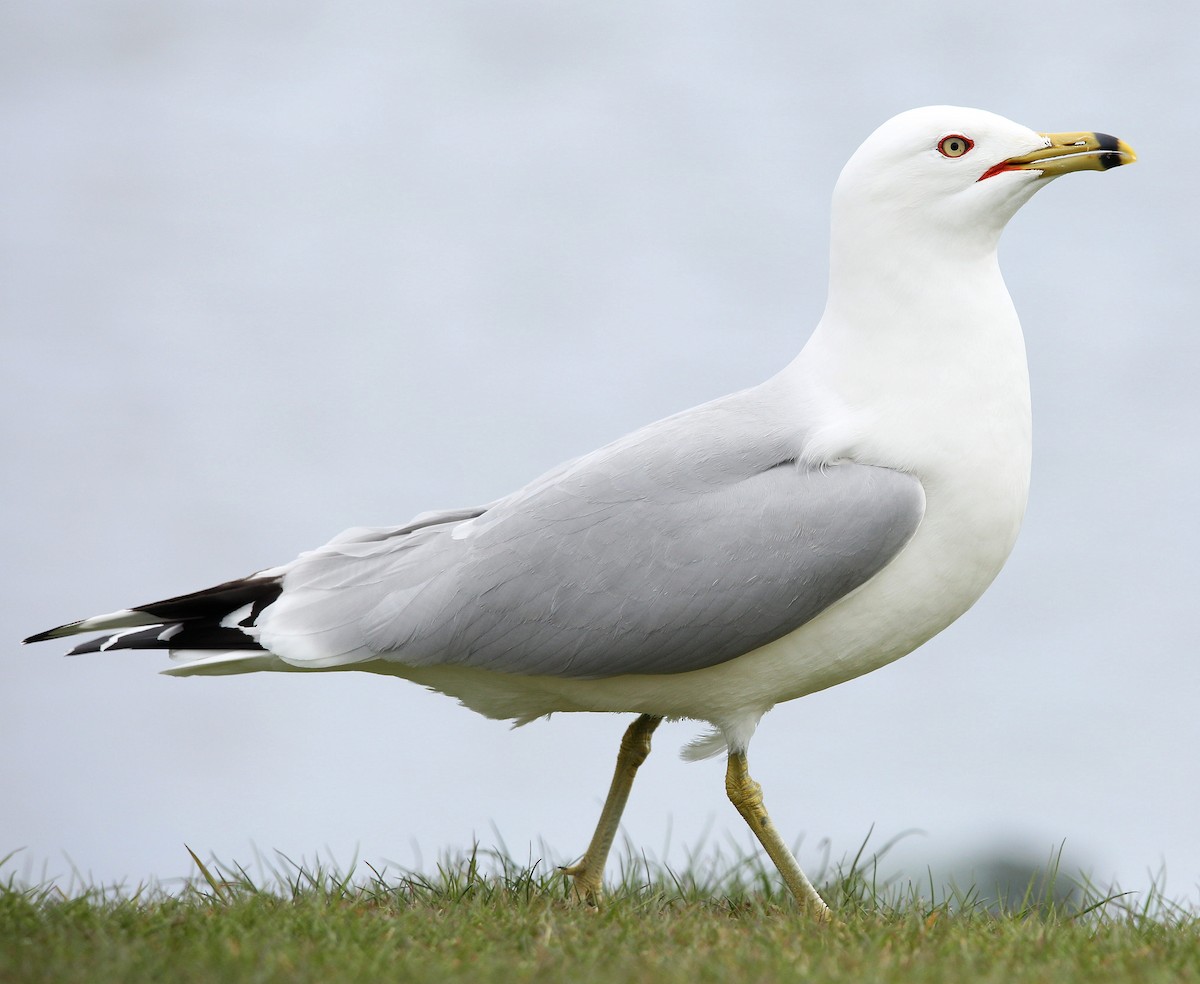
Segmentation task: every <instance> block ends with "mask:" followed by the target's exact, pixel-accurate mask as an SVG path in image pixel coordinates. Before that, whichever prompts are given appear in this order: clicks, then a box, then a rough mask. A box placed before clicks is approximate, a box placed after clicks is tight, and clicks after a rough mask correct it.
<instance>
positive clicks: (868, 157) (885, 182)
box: [833, 106, 1137, 252]
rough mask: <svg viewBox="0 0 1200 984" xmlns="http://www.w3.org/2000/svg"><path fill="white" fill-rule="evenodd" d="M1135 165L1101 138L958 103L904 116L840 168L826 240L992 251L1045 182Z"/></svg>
mask: <svg viewBox="0 0 1200 984" xmlns="http://www.w3.org/2000/svg"><path fill="white" fill-rule="evenodd" d="M1136 159H1137V158H1136V155H1135V154H1134V153H1133V151H1132V150H1131V149H1130V147H1129V146H1128V145H1127V144H1126V143H1125V142H1124V141H1121V140H1118V139H1117V138H1116V137H1112V136H1109V135H1108V134H1104V133H1092V132H1072V133H1039V132H1037V131H1035V130H1031V129H1029V128H1028V127H1025V126H1022V125H1020V124H1019V123H1014V122H1012V121H1011V120H1007V119H1005V118H1004V117H1002V116H997V115H996V114H995V113H988V112H985V111H983V110H980V109H966V108H963V107H961V106H926V107H924V108H922V109H913V110H909V111H908V112H906V113H901V114H900V115H899V116H896V117H893V118H892V119H890V120H888V121H887V122H886V123H884V124H883V125H882V126H881V127H879V129H877V130H876V131H875V132H874V133H872V134H871V136H869V137H868V138H867V139H866V141H865V142H864V143H863V144H862V146H861V147H859V148H858V150H857V151H855V153H854V155H853V156H852V157H851V158H850V160H849V162H848V163H847V164H846V166H845V168H844V169H843V170H842V174H841V177H839V178H838V183H837V187H836V188H835V190H834V200H833V208H834V231H835V236H838V237H839V238H843V239H845V238H847V237H849V238H851V239H853V240H858V241H859V243H860V244H862V243H864V242H870V241H873V240H874V241H883V240H881V239H880V236H881V235H882V237H884V239H885V240H886V241H888V242H891V243H892V245H893V247H894V248H898V247H902V246H908V247H912V248H916V247H918V246H920V245H929V244H935V245H936V244H941V245H943V246H944V247H946V248H948V249H950V250H967V251H968V252H973V250H971V247H972V246H973V245H978V246H980V247H983V248H985V249H988V250H994V249H995V246H996V243H997V241H998V240H999V237H1000V233H1001V232H1002V231H1003V229H1004V226H1005V224H1006V223H1007V222H1008V220H1009V219H1011V218H1012V216H1013V215H1014V214H1015V213H1016V211H1017V209H1019V208H1020V207H1021V206H1022V205H1023V204H1025V202H1027V201H1028V200H1029V199H1030V198H1031V197H1032V196H1033V193H1034V192H1035V191H1037V190H1038V189H1039V188H1041V187H1042V186H1044V185H1045V184H1047V183H1048V182H1049V181H1050V180H1051V179H1053V178H1056V177H1059V176H1060V175H1063V174H1067V173H1070V172H1071V171H1085V170H1090V171H1103V170H1108V169H1109V168H1113V167H1116V166H1118V165H1121V164H1130V163H1132V162H1133V161H1135V160H1136ZM847 245H849V243H847Z"/></svg>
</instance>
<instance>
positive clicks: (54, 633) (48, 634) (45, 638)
mask: <svg viewBox="0 0 1200 984" xmlns="http://www.w3.org/2000/svg"><path fill="white" fill-rule="evenodd" d="M64 628H66V626H65V625H56V626H55V627H54V628H52V629H47V630H46V631H45V632H38V633H36V634H35V635H31V636H30V637H29V638H28V639H22V640H21V645H22V646H28V645H29V644H30V643H31V642H49V641H50V640H51V639H58V638H60V636H59V630H60V629H64Z"/></svg>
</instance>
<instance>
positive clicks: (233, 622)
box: [221, 602, 254, 629]
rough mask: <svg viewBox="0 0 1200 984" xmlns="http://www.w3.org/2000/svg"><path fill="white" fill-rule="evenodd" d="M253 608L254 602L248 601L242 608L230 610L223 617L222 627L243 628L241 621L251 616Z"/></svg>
mask: <svg viewBox="0 0 1200 984" xmlns="http://www.w3.org/2000/svg"><path fill="white" fill-rule="evenodd" d="M253 608H254V604H253V603H252V602H246V604H244V605H242V607H241V608H238V609H237V610H235V611H232V612H230V613H229V614H228V615H226V616H225V617H224V618H223V619H221V628H223V629H240V628H243V626H242V625H241V624H239V623H241V622H242V621H243V620H244V619H247V618H249V617H250V612H251V610H252V609H253Z"/></svg>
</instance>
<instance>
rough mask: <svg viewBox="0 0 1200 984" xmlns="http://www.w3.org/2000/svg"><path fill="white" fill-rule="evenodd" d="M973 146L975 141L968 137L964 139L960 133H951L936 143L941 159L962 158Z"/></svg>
mask: <svg viewBox="0 0 1200 984" xmlns="http://www.w3.org/2000/svg"><path fill="white" fill-rule="evenodd" d="M974 146H975V141H974V140H972V139H971V138H970V137H964V136H963V135H962V134H961V133H952V134H950V136H948V137H942V139H941V140H939V141H938V145H937V149H938V153H939V154H941V155H942V156H943V157H962V155H963V154H965V153H966V152H967V151H968V150H970V149H971V148H972V147H974Z"/></svg>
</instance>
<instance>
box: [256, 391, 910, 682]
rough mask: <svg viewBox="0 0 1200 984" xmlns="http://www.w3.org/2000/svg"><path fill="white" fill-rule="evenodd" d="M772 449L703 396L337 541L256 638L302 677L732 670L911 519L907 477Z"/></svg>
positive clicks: (849, 585) (295, 576) (291, 585)
mask: <svg viewBox="0 0 1200 984" xmlns="http://www.w3.org/2000/svg"><path fill="white" fill-rule="evenodd" d="M788 445H789V441H788V440H786V439H784V438H780V437H775V436H772V435H771V432H770V430H769V429H764V422H763V421H762V420H759V419H756V413H755V412H754V408H753V407H751V408H749V410H748V409H747V407H746V406H744V405H736V404H734V405H730V404H721V403H718V404H713V405H709V406H708V407H704V408H700V409H699V410H696V411H690V412H689V413H688V414H686V415H680V416H679V417H676V418H669V419H668V420H667V421H662V422H660V423H659V424H657V425H652V426H651V427H650V428H646V429H644V430H643V431H640V432H637V433H635V434H634V435H631V436H630V437H629V438H627V439H625V440H624V441H622V442H618V443H617V444H616V445H612V446H610V447H608V448H604V449H601V451H599V452H596V453H595V454H593V455H589V456H587V457H585V458H582V459H579V460H577V461H575V462H571V463H569V464H568V465H565V466H563V467H562V468H560V469H558V470H556V471H554V472H551V473H549V474H548V475H547V476H545V477H543V478H542V479H540V480H538V481H537V482H534V483H533V484H531V485H530V486H528V487H526V488H525V489H523V490H521V491H520V492H518V493H515V494H514V495H513V496H510V497H509V498H507V499H502V500H500V501H499V502H497V503H493V504H492V505H491V506H490V507H488V508H487V509H486V510H485V511H477V510H472V511H470V515H469V516H468V513H466V512H464V513H460V514H444V515H445V518H444V521H442V522H436V521H434V522H428V523H426V524H424V525H420V526H417V527H413V526H412V524H410V526H409V527H398V528H395V529H391V530H376V531H355V535H354V536H351V537H350V538H339V539H338V540H336V541H334V542H333V543H330V544H328V545H327V546H326V547H323V548H321V549H320V550H318V551H314V552H313V553H311V554H308V555H305V556H304V557H302V558H300V560H298V561H297V562H296V563H295V564H294V565H292V566H291V567H290V568H289V569H288V571H287V573H286V574H285V576H284V582H283V592H282V594H281V596H280V598H279V599H278V601H276V602H275V603H274V604H273V605H271V606H270V607H269V608H267V609H266V611H264V612H263V615H262V617H260V619H259V620H258V630H259V643H260V644H261V645H263V646H264V647H265V648H267V649H269V650H271V651H272V652H275V653H276V654H278V655H279V656H281V657H282V658H283V659H284V660H286V661H288V662H291V663H295V664H297V665H305V666H312V667H318V666H334V665H342V664H347V663H353V662H358V661H364V660H370V659H379V658H383V659H387V660H393V661H396V662H399V663H403V664H406V665H409V666H431V665H445V664H456V665H463V666H471V667H480V668H485V669H490V670H496V671H500V672H505V673H517V674H549V675H553V676H568V677H583V678H586V677H606V676H616V675H620V674H627V673H677V672H683V671H687V670H695V669H699V668H702V667H706V666H712V665H714V664H717V663H720V662H723V661H725V660H729V659H732V658H734V657H736V656H739V655H741V654H743V653H746V652H749V651H751V650H753V649H756V648H758V647H759V646H762V645H764V644H765V643H767V642H770V641H772V640H773V639H777V638H779V637H780V636H783V635H785V634H787V633H788V632H790V631H792V630H793V629H795V628H797V627H799V626H800V625H802V624H804V623H805V622H807V621H808V620H809V619H811V618H813V617H814V616H815V615H817V614H818V613H820V612H821V611H822V610H824V609H825V608H826V607H828V606H829V605H830V604H832V603H833V602H834V601H836V600H837V599H839V598H841V597H842V596H844V595H845V594H847V593H848V592H850V591H852V590H854V589H855V588H856V587H858V586H859V585H861V584H863V583H864V582H865V581H867V580H868V579H869V578H870V577H871V576H873V575H874V574H875V573H877V572H878V571H879V570H880V569H881V568H883V567H884V566H885V565H886V564H887V563H888V562H889V561H890V560H891V559H892V558H893V557H894V556H895V555H896V553H897V552H898V551H899V550H900V549H901V548H902V547H903V546H904V544H905V543H906V542H907V541H908V539H909V538H910V537H911V536H912V534H913V532H914V531H915V530H916V528H917V526H918V524H919V523H920V520H921V517H922V515H923V513H924V503H925V498H924V491H923V489H922V487H921V485H920V483H919V481H918V480H917V479H916V478H914V477H913V476H911V475H908V474H905V473H902V472H898V471H894V470H892V469H887V468H880V467H873V466H869V465H860V464H855V463H851V462H844V463H837V464H832V465H826V466H824V467H812V468H807V467H804V466H802V465H799V464H797V463H796V460H795V458H794V452H793V451H792V449H790V448H789V447H788ZM433 518H434V519H435V520H436V519H438V518H439V517H433Z"/></svg>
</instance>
